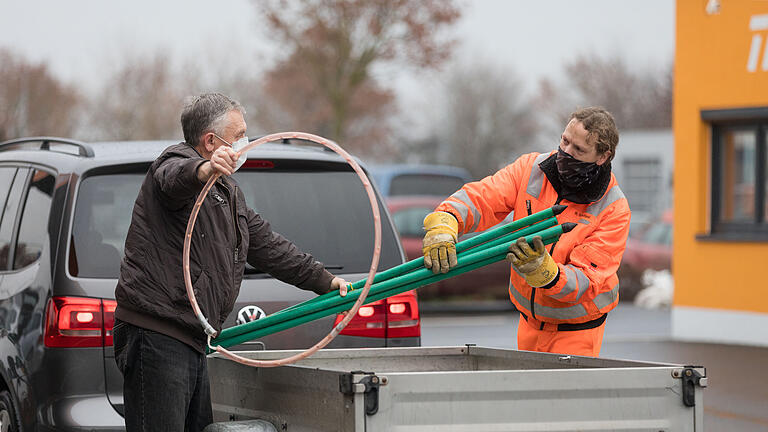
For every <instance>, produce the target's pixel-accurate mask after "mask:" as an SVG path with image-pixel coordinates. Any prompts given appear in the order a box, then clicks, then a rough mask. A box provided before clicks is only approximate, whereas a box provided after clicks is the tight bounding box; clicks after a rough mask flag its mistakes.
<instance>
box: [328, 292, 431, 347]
mask: <svg viewBox="0 0 768 432" xmlns="http://www.w3.org/2000/svg"><path fill="white" fill-rule="evenodd" d="M343 318H344V316H343V315H338V316H337V317H336V322H335V324H338V323H339V322H341V320H342V319H343ZM335 324H334V325H335ZM341 334H343V335H347V336H365V337H373V338H401V337H419V336H421V325H420V321H419V306H418V303H417V302H416V295H415V294H414V293H413V292H412V291H411V292H407V293H404V294H398V295H396V296H393V297H390V298H388V299H386V300H379V301H376V302H373V303H369V304H367V305H365V306H361V307H360V309H358V310H357V315H356V316H355V317H354V318H352V320H351V321H350V322H349V324H347V327H345V328H344V330H342V331H341Z"/></svg>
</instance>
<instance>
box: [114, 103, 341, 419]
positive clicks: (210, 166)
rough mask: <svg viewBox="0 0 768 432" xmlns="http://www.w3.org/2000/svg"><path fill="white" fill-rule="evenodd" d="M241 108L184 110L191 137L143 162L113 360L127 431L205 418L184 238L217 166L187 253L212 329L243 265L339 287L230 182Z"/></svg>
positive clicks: (206, 401) (314, 285)
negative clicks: (118, 373) (184, 262)
mask: <svg viewBox="0 0 768 432" xmlns="http://www.w3.org/2000/svg"><path fill="white" fill-rule="evenodd" d="M243 114H244V110H243V108H242V106H241V105H240V104H239V103H237V102H235V101H233V100H231V99H229V98H228V97H226V96H224V95H221V94H218V93H208V94H203V95H200V96H198V97H197V98H195V99H194V100H192V101H191V102H190V103H189V104H187V105H186V106H185V107H184V110H183V112H182V114H181V125H182V129H183V132H184V139H185V141H186V142H182V143H180V144H176V145H172V146H170V147H168V148H167V149H165V150H164V151H163V153H162V154H161V155H160V157H158V158H157V160H155V162H154V163H153V164H152V165H151V166H150V168H149V172H148V173H147V176H146V178H145V179H144V183H143V184H142V186H141V190H140V192H139V195H138V197H137V198H136V204H135V205H134V209H133V217H132V220H131V226H130V229H129V230H128V236H127V238H126V241H125V259H124V260H123V262H122V264H121V268H120V279H119V281H118V284H117V289H116V291H115V296H116V298H117V309H116V310H115V318H116V319H115V327H114V347H115V360H116V362H117V365H118V367H119V369H120V371H121V372H122V374H123V378H124V386H123V398H124V403H125V423H126V428H127V430H129V431H139V430H141V431H144V430H157V431H180V430H187V431H199V430H202V429H203V428H204V427H205V426H206V425H208V424H209V423H211V422H212V410H211V398H210V388H209V387H210V386H209V382H208V373H207V368H206V358H205V343H206V335H205V333H204V332H203V329H202V327H201V325H200V323H199V322H198V320H197V318H196V317H195V315H194V313H193V311H192V308H191V306H190V304H189V300H188V299H187V295H186V290H185V287H184V280H183V273H182V264H181V260H182V254H181V250H182V245H183V244H184V233H185V229H186V225H187V221H188V219H189V215H190V213H191V210H192V207H193V205H194V202H195V198H196V197H197V195H198V194H199V193H200V191H201V190H202V188H203V186H204V185H205V183H206V182H207V181H208V179H209V178H210V177H211V176H212V175H214V173H220V174H221V177H219V179H218V180H217V181H216V182H215V184H214V186H213V188H212V189H211V191H210V192H209V196H208V197H207V199H206V200H205V201H204V203H203V205H202V207H201V209H200V213H199V215H198V221H197V224H196V226H195V232H194V235H193V239H192V249H191V252H190V274H191V277H192V280H193V285H194V289H195V294H196V297H197V301H198V303H199V305H200V307H201V309H202V311H203V313H204V314H205V316H206V317H207V318H208V320H209V323H210V324H211V325H212V326H213V328H214V329H215V330H217V331H218V330H220V329H221V325H222V323H223V322H224V319H225V318H226V317H227V315H228V314H229V313H230V312H231V310H232V307H233V306H234V303H235V299H236V298H237V294H238V292H239V289H240V282H241V281H242V278H243V271H244V268H245V263H246V261H247V262H248V263H250V264H251V265H253V266H254V267H257V268H259V269H263V270H264V271H266V272H268V273H270V274H271V275H273V276H274V277H276V278H278V279H280V280H282V281H285V282H287V283H290V284H292V285H296V286H298V287H299V288H302V289H307V290H312V291H314V292H316V293H318V294H322V293H325V292H328V291H330V290H339V292H340V294H341V295H345V294H346V289H347V288H346V282H345V281H344V280H343V279H341V278H337V277H334V276H333V275H331V274H330V273H328V271H326V270H325V268H324V267H323V264H321V263H320V262H318V261H316V260H315V259H314V258H313V257H312V256H310V255H308V254H306V253H303V252H301V251H300V250H299V249H298V248H297V247H296V246H295V245H294V244H293V243H291V242H290V241H288V240H286V239H285V238H283V237H282V236H280V235H279V234H276V233H274V232H273V231H272V230H271V229H270V225H269V223H268V222H267V221H265V220H264V219H263V218H262V217H261V216H259V214H258V213H256V212H254V211H253V210H252V209H250V208H248V207H247V206H246V203H245V197H244V196H243V193H242V191H241V190H240V188H239V187H238V185H237V182H235V181H234V179H232V178H231V177H229V176H230V175H231V174H232V173H233V172H235V170H236V169H237V167H238V163H237V162H238V161H237V157H236V153H235V151H234V150H233V148H232V147H233V144H235V143H238V144H240V146H239V147H242V145H243V144H246V143H247V138H246V134H245V133H246V124H245V120H244V118H243Z"/></svg>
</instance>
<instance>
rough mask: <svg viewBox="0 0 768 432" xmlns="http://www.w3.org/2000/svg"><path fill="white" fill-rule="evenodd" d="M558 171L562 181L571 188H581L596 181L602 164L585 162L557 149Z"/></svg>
mask: <svg viewBox="0 0 768 432" xmlns="http://www.w3.org/2000/svg"><path fill="white" fill-rule="evenodd" d="M555 162H556V163H557V172H558V174H559V175H560V181H561V182H562V183H563V185H565V186H567V187H568V188H570V189H580V188H584V187H587V186H589V185H591V184H592V183H594V182H595V181H596V180H597V178H598V177H599V174H600V165H598V164H596V163H595V162H583V161H580V160H578V159H576V158H575V157H573V156H571V155H569V154H568V153H566V152H564V151H563V149H560V148H558V149H557V159H556V160H555Z"/></svg>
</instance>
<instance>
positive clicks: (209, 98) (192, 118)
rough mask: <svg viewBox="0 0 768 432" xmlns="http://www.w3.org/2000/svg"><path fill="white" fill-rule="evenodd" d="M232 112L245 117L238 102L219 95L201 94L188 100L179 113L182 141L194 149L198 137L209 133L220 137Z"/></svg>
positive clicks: (198, 139)
mask: <svg viewBox="0 0 768 432" xmlns="http://www.w3.org/2000/svg"><path fill="white" fill-rule="evenodd" d="M232 110H238V111H240V113H241V114H242V115H243V116H245V109H244V108H243V106H242V105H240V103H239V102H237V101H235V100H232V99H230V98H228V97H227V96H224V95H223V94H221V93H203V94H201V95H200V96H197V97H190V98H188V99H187V100H186V101H185V103H184V109H183V110H182V111H181V129H182V131H183V132H184V141H186V142H187V144H189V145H190V146H192V147H195V146H197V145H198V144H199V143H200V137H202V136H203V135H204V134H206V133H208V132H210V131H213V132H216V133H217V134H218V135H221V134H222V131H221V128H222V127H223V123H224V122H225V121H226V118H227V114H228V113H229V112H230V111H232Z"/></svg>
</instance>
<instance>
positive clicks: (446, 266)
mask: <svg viewBox="0 0 768 432" xmlns="http://www.w3.org/2000/svg"><path fill="white" fill-rule="evenodd" d="M424 230H425V231H426V232H427V233H426V234H424V242H423V243H422V248H421V251H422V252H423V253H424V267H426V268H431V269H432V273H434V274H438V273H446V272H447V271H448V270H450V269H451V267H456V263H457V261H456V238H457V237H458V232H459V222H458V221H457V220H456V218H455V217H453V215H452V214H450V213H446V212H440V211H438V212H432V213H430V214H428V215H427V217H425V218H424Z"/></svg>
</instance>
